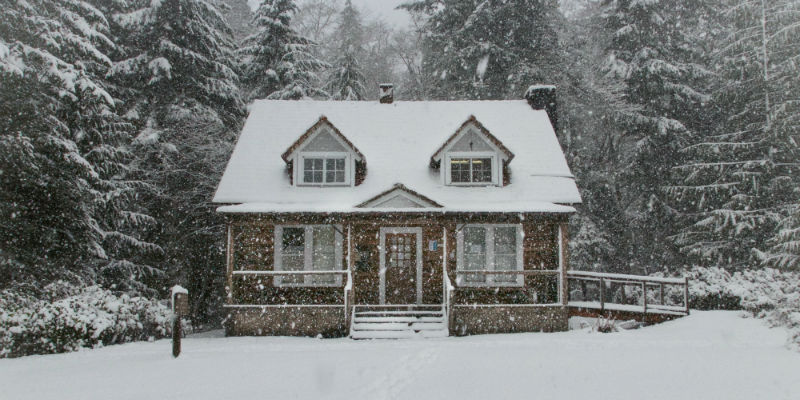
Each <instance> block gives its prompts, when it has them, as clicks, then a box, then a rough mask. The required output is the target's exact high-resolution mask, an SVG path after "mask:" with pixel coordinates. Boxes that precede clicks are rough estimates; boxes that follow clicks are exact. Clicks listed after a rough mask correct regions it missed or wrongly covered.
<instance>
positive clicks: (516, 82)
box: [403, 0, 561, 99]
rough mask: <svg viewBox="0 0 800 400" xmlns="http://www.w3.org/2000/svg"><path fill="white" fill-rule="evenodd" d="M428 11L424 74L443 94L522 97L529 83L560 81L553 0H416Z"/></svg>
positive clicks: (417, 8)
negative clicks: (430, 78) (435, 82)
mask: <svg viewBox="0 0 800 400" xmlns="http://www.w3.org/2000/svg"><path fill="white" fill-rule="evenodd" d="M403 7H405V8H406V9H408V10H410V11H412V12H418V13H422V14H426V15H428V20H427V23H426V24H425V25H424V27H423V29H424V30H425V32H426V39H425V41H424V43H423V54H424V58H423V66H422V68H423V70H424V73H425V74H427V75H429V76H432V77H433V78H434V79H437V78H438V79H439V83H438V84H437V85H436V87H435V88H434V89H433V90H432V95H433V96H434V97H436V98H439V99H503V98H519V97H520V96H521V95H522V93H523V92H524V90H525V88H526V87H528V85H530V84H532V83H536V82H548V83H553V82H554V81H558V80H559V78H558V76H559V74H558V72H559V71H560V69H561V68H560V67H561V58H560V57H561V50H560V49H559V42H558V35H557V31H556V29H555V26H556V25H557V24H558V23H559V21H560V20H561V15H560V14H559V12H558V2H557V1H555V0H480V1H478V0H417V1H413V2H410V3H408V4H406V5H404V6H403Z"/></svg>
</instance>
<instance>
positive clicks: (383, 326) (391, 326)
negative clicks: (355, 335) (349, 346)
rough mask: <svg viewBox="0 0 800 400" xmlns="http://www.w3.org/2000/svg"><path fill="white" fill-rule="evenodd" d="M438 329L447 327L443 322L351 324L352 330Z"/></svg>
mask: <svg viewBox="0 0 800 400" xmlns="http://www.w3.org/2000/svg"><path fill="white" fill-rule="evenodd" d="M440 329H447V326H446V325H445V323H444V322H417V323H412V324H411V325H409V324H398V323H388V322H385V323H380V324H368V323H367V324H365V323H354V324H353V329H352V330H353V331H403V330H412V331H431V330H440Z"/></svg>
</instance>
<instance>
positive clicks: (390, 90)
mask: <svg viewBox="0 0 800 400" xmlns="http://www.w3.org/2000/svg"><path fill="white" fill-rule="evenodd" d="M378 87H380V101H381V104H392V102H393V101H394V85H392V84H391V83H381V84H380V85H378Z"/></svg>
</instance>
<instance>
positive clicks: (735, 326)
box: [0, 311, 800, 400]
mask: <svg viewBox="0 0 800 400" xmlns="http://www.w3.org/2000/svg"><path fill="white" fill-rule="evenodd" d="M785 340H786V332H785V331H784V330H782V329H769V328H767V327H765V326H764V325H763V322H762V321H760V320H754V319H744V318H740V317H739V314H738V313H737V312H725V311H719V312H694V313H692V315H691V316H689V317H687V318H683V319H680V320H677V321H672V322H667V323H664V324H661V325H657V326H651V327H647V328H643V329H638V330H631V331H621V332H617V333H611V334H601V333H590V332H589V331H588V330H587V329H584V330H574V331H570V332H563V333H531V334H515V335H486V336H473V337H466V338H445V339H427V340H405V341H352V340H349V339H331V340H327V339H326V340H323V339H309V338H272V337H266V338H264V337H261V338H255V337H244V338H220V337H214V335H201V336H199V337H198V336H195V337H191V338H188V339H186V340H185V341H184V344H183V354H182V355H181V356H180V357H179V358H178V359H173V358H172V356H171V355H170V342H169V341H168V340H161V341H157V342H155V343H133V344H126V345H118V346H110V347H107V348H103V349H97V350H87V351H82V352H77V353H70V354H60V355H49V356H31V357H24V358H20V359H4V360H0V398H2V399H15V400H22V399H149V398H152V399H191V400H203V399H214V400H219V399H281V400H283V399H349V400H352V399H370V400H379V399H414V400H422V399H459V400H467V399H490V398H491V399H514V398H520V399H522V398H524V399H531V398H539V399H559V400H563V399H581V400H586V399H637V400H640V399H747V400H755V399H798V398H800V353H797V352H794V351H790V350H788V349H787V348H786V347H785V346H784V344H785Z"/></svg>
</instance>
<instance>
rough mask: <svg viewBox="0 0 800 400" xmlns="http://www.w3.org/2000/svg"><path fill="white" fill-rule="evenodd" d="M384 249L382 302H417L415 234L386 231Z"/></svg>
mask: <svg viewBox="0 0 800 400" xmlns="http://www.w3.org/2000/svg"><path fill="white" fill-rule="evenodd" d="M383 249H384V265H385V271H384V274H385V276H384V279H383V282H382V283H383V284H384V288H383V289H384V293H385V302H384V304H415V303H416V302H417V287H418V285H417V283H418V282H417V267H418V265H417V234H416V233H411V232H409V233H406V232H403V233H397V232H393V233H386V236H385V243H384V246H383Z"/></svg>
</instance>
